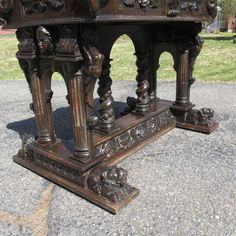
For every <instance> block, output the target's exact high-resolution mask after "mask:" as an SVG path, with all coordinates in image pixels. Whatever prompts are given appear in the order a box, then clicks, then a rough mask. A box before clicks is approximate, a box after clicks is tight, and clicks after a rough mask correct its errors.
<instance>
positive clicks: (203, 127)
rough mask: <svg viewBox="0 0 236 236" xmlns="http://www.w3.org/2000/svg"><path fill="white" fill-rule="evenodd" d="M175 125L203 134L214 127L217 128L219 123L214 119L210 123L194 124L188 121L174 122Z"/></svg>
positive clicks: (209, 131)
mask: <svg viewBox="0 0 236 236" xmlns="http://www.w3.org/2000/svg"><path fill="white" fill-rule="evenodd" d="M176 127H177V128H180V129H186V130H191V131H195V132H199V133H203V134H211V133H212V132H213V131H214V130H215V129H217V128H219V123H218V122H216V121H212V123H210V124H209V125H195V124H190V123H181V122H176Z"/></svg>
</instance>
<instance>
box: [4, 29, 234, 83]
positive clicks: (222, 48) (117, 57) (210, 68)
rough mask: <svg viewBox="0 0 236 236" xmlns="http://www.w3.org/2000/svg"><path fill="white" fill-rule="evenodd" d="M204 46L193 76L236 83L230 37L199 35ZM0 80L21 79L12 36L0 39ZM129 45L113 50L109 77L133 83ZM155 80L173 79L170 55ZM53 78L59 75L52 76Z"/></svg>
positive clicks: (164, 58)
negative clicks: (202, 39)
mask: <svg viewBox="0 0 236 236" xmlns="http://www.w3.org/2000/svg"><path fill="white" fill-rule="evenodd" d="M201 36H202V37H203V38H204V40H205V44H204V47H203V50H202V53H201V54H200V56H199V57H198V59H197V62H196V65H195V77H196V78H197V79H198V80H202V81H231V82H236V44H233V41H232V36H233V34H230V33H226V34H217V35H216V34H212V35H207V34H202V35H201ZM0 48H1V53H0V79H24V76H23V73H22V72H21V70H20V68H19V66H18V63H17V60H16V58H15V52H16V51H17V41H16V38H15V36H14V35H11V36H9V35H7V36H6V35H2V36H0ZM133 54H134V48H133V45H132V42H131V41H130V40H129V38H128V37H126V36H122V37H120V38H119V39H118V40H117V42H116V44H115V45H114V47H113V50H112V55H111V58H113V62H112V71H111V76H112V79H114V80H134V79H135V74H136V66H135V56H134V55H133ZM160 65H161V67H160V69H159V70H158V79H162V80H163V79H165V80H173V79H175V77H176V75H175V71H174V69H173V59H172V57H171V55H170V54H168V53H164V54H163V55H162V56H161V60H160ZM54 77H55V78H56V79H57V78H58V76H54Z"/></svg>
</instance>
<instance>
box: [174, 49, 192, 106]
mask: <svg viewBox="0 0 236 236" xmlns="http://www.w3.org/2000/svg"><path fill="white" fill-rule="evenodd" d="M189 77H190V67H189V49H184V50H182V51H181V52H180V56H179V66H178V71H177V86H176V101H175V105H182V106H185V105H188V104H189V96H188V95H189Z"/></svg>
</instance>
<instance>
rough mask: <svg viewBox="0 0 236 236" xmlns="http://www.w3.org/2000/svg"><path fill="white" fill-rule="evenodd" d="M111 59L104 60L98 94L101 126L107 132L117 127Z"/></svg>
mask: <svg viewBox="0 0 236 236" xmlns="http://www.w3.org/2000/svg"><path fill="white" fill-rule="evenodd" d="M110 63H111V59H109V58H106V59H105V60H104V61H103V65H102V73H101V75H100V77H99V83H98V84H99V87H98V91H97V92H98V95H99V97H100V100H99V102H100V105H99V107H98V110H99V113H100V125H99V128H100V129H101V130H102V131H105V132H111V131H112V130H113V129H114V127H115V125H116V124H115V112H114V109H113V102H114V99H113V97H112V91H111V85H112V80H111V77H110V68H111V64H110Z"/></svg>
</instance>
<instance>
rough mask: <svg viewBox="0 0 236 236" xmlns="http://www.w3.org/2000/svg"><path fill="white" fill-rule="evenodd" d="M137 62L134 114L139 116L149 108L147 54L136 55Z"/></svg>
mask: <svg viewBox="0 0 236 236" xmlns="http://www.w3.org/2000/svg"><path fill="white" fill-rule="evenodd" d="M136 57H137V61H136V65H137V67H138V70H137V72H138V74H137V77H136V80H137V82H138V88H137V90H136V94H137V96H138V98H137V104H136V109H135V110H136V112H137V113H140V114H145V113H146V112H147V111H148V110H149V107H150V98H149V95H148V90H149V82H148V75H149V66H148V62H149V52H146V53H136Z"/></svg>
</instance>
